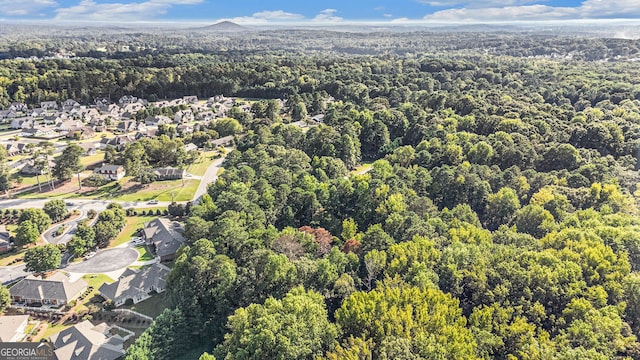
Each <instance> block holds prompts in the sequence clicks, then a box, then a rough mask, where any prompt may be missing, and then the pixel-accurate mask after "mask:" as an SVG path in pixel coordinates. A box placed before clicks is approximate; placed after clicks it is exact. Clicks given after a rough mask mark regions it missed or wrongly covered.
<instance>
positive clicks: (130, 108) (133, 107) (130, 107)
mask: <svg viewBox="0 0 640 360" xmlns="http://www.w3.org/2000/svg"><path fill="white" fill-rule="evenodd" d="M121 109H122V112H123V113H127V112H128V113H130V114H136V113H137V112H138V111H141V110H144V109H145V106H144V105H142V103H139V102H136V103H133V104H125V105H124V106H122V107H121Z"/></svg>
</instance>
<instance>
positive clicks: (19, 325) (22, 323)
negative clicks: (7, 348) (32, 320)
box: [0, 315, 29, 342]
mask: <svg viewBox="0 0 640 360" xmlns="http://www.w3.org/2000/svg"><path fill="white" fill-rule="evenodd" d="M28 323H29V315H11V316H9V315H6V316H0V342H18V341H20V340H22V339H23V338H24V336H25V334H24V331H25V330H26V329H27V324H28Z"/></svg>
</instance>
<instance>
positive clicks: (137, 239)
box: [131, 237, 144, 245]
mask: <svg viewBox="0 0 640 360" xmlns="http://www.w3.org/2000/svg"><path fill="white" fill-rule="evenodd" d="M131 242H132V243H133V244H134V245H143V244H144V239H142V238H141V237H134V238H133V239H131Z"/></svg>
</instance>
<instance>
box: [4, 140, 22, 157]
mask: <svg viewBox="0 0 640 360" xmlns="http://www.w3.org/2000/svg"><path fill="white" fill-rule="evenodd" d="M4 150H5V152H6V153H7V156H16V155H18V154H19V153H20V149H19V148H18V144H16V143H11V144H6V145H5V146H4Z"/></svg>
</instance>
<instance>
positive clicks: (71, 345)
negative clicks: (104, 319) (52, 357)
mask: <svg viewBox="0 0 640 360" xmlns="http://www.w3.org/2000/svg"><path fill="white" fill-rule="evenodd" d="M50 342H51V344H52V345H53V348H54V349H55V350H54V353H55V354H56V358H57V359H58V360H116V359H118V358H121V357H124V355H125V354H126V352H125V351H124V347H123V346H124V339H123V338H122V337H121V336H120V335H112V334H111V327H110V326H109V325H107V324H106V323H102V324H99V325H93V324H92V323H91V322H90V321H89V320H85V321H83V322H81V323H78V324H76V325H74V326H72V327H69V328H67V329H64V330H62V331H61V332H59V333H57V334H54V335H51V337H50Z"/></svg>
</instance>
